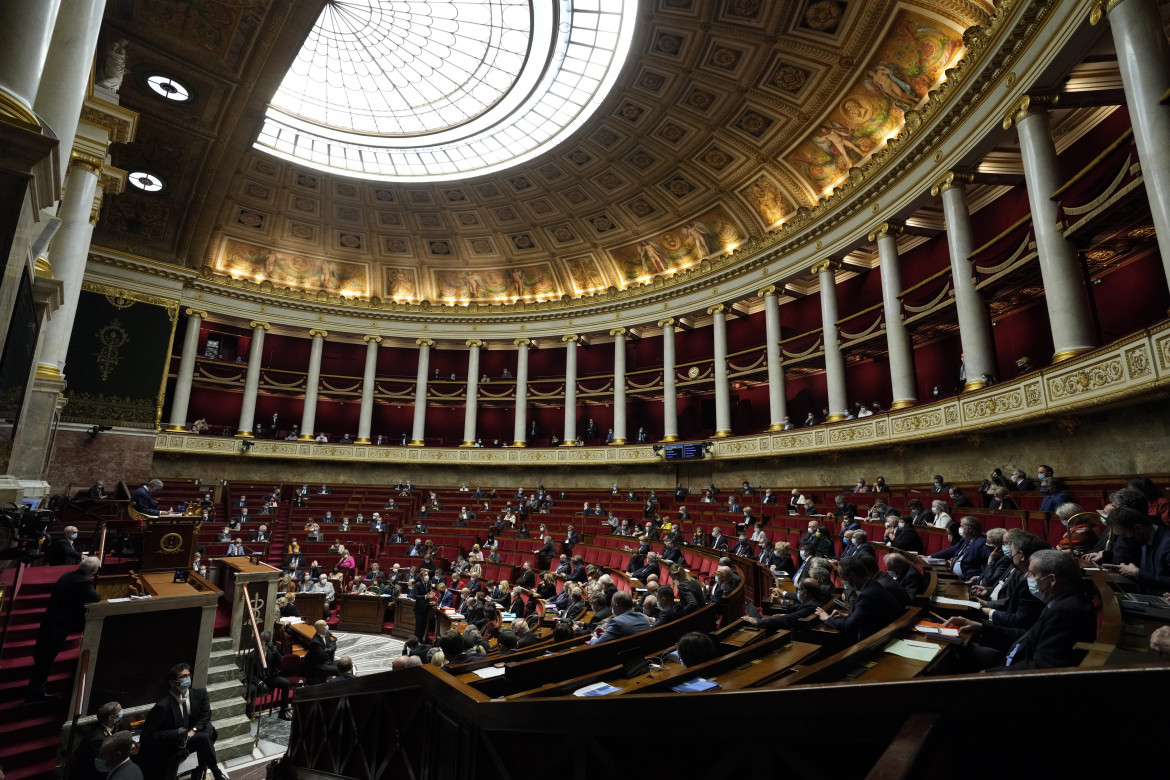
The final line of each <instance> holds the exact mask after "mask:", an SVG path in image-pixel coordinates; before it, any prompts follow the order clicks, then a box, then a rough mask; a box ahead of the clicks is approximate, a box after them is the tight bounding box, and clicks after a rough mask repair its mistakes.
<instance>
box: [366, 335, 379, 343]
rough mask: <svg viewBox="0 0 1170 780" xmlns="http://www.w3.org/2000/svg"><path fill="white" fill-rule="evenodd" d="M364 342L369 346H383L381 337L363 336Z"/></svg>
mask: <svg viewBox="0 0 1170 780" xmlns="http://www.w3.org/2000/svg"><path fill="white" fill-rule="evenodd" d="M362 341H364V342H366V343H367V344H371V343H373V344H381V343H382V337H381V336H374V335H368V336H362Z"/></svg>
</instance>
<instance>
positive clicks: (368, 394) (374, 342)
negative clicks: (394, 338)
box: [354, 336, 382, 444]
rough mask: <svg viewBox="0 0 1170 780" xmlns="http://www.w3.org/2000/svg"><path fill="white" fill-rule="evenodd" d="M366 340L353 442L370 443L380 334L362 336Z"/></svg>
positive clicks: (380, 340)
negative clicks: (359, 404) (355, 436)
mask: <svg viewBox="0 0 1170 780" xmlns="http://www.w3.org/2000/svg"><path fill="white" fill-rule="evenodd" d="M362 340H363V341H365V342H366V365H365V371H363V372H362V408H361V411H360V412H358V434H357V439H356V440H355V441H354V443H355V444H369V443H370V428H371V427H372V425H373V422H374V385H375V384H376V383H377V374H378V345H380V344H381V343H382V337H381V336H363V337H362Z"/></svg>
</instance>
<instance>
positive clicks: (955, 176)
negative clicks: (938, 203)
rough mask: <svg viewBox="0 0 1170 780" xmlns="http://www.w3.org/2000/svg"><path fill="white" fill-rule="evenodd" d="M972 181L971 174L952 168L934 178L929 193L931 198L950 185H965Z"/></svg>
mask: <svg viewBox="0 0 1170 780" xmlns="http://www.w3.org/2000/svg"><path fill="white" fill-rule="evenodd" d="M973 181H975V176H974V175H973V174H971V173H968V172H967V171H959V170H954V169H952V170H949V171H947V172H946V173H944V174H943V175H942V176H940V177H939V178H938V179H937V180H935V182H934V184H932V185H931V186H930V195H931V197H932V198H937V197H938V195H939V193H940V192H943V191H944V190H949V189H951V188H952V187H965V186H967V185H968V184H970V183H971V182H973Z"/></svg>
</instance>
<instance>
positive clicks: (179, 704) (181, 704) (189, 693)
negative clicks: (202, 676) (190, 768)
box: [139, 663, 224, 780]
mask: <svg viewBox="0 0 1170 780" xmlns="http://www.w3.org/2000/svg"><path fill="white" fill-rule="evenodd" d="M166 681H167V689H168V690H167V694H166V695H165V696H163V697H162V698H161V699H159V700H158V702H157V703H155V705H154V707H152V708H151V710H150V712H149V713H147V715H146V725H144V726H143V727H142V752H141V753H140V754H139V759H140V762H141V764H142V767H143V769H145V770H146V771H144V772H143V774H144V775H145V776H147V777H150V778H152V780H153V778H165V780H173V779H174V777H175V774H176V773H177V772H178V769H179V764H181V763H182V762H183V759H184V758H186V757H187V755H188V754H190V753H194V754H195V755H196V756H198V759H199V766H198V767H197V768H196V770H195V777H202V776H203V772H204V770H205V769H210V770H211V776H212V777H214V778H215V780H224V774H223V772H222V771H220V768H219V761H218V759H216V757H215V739H216V736H217V735H216V732H215V726H212V725H211V699H210V698H209V697H208V696H207V690H206V689H205V688H194V687H192V683H191V665H190V664H186V663H180V664H175V665H174V666H172V667H171V670H170V671H169V672H167V677H166Z"/></svg>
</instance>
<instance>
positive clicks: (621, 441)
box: [610, 439, 626, 445]
mask: <svg viewBox="0 0 1170 780" xmlns="http://www.w3.org/2000/svg"><path fill="white" fill-rule="evenodd" d="M625 443H626V440H625V439H614V440H613V441H611V442H610V444H611V445H616V444H625Z"/></svg>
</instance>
